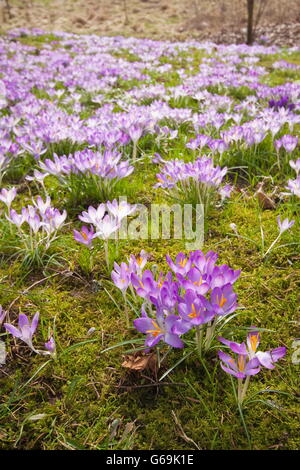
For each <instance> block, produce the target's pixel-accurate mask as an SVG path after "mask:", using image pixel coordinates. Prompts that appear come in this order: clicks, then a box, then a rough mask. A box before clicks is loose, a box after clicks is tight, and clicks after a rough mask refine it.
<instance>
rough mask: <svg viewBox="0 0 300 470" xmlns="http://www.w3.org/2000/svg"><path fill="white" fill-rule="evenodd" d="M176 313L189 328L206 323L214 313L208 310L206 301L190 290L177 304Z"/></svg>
mask: <svg viewBox="0 0 300 470" xmlns="http://www.w3.org/2000/svg"><path fill="white" fill-rule="evenodd" d="M178 313H179V315H180V317H181V318H182V320H183V321H184V323H187V324H190V328H191V327H192V326H194V325H203V324H204V323H208V322H210V321H211V320H212V319H213V318H214V316H215V312H214V311H213V310H212V309H211V308H210V305H209V302H208V300H207V299H206V298H205V297H203V296H202V295H197V294H196V293H195V292H193V291H191V290H188V291H187V292H186V293H185V296H184V298H183V299H182V300H181V301H180V302H179V304H178ZM177 331H178V330H177Z"/></svg>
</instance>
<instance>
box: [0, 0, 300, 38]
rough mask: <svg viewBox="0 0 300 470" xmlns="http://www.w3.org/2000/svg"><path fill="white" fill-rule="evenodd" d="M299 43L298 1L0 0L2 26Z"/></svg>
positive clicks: (150, 36)
mask: <svg viewBox="0 0 300 470" xmlns="http://www.w3.org/2000/svg"><path fill="white" fill-rule="evenodd" d="M250 10H253V18H252V25H253V30H254V36H253V38H252V39H253V40H254V41H257V42H260V43H262V42H266V43H272V44H277V45H287V46H293V45H299V37H300V0H0V27H1V29H2V30H7V29H12V28H19V27H21V28H25V27H26V28H32V27H35V28H40V29H44V30H48V31H54V30H60V31H69V32H74V33H95V34H100V35H109V36H110V35H125V36H135V37H149V38H152V39H170V40H184V39H190V38H195V39H198V40H213V41H215V42H223V43H241V42H246V40H247V27H248V21H249V14H250V15H251V16H252V14H251V11H250Z"/></svg>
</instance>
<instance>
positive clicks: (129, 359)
mask: <svg viewBox="0 0 300 470" xmlns="http://www.w3.org/2000/svg"><path fill="white" fill-rule="evenodd" d="M124 359H125V360H124V361H123V363H122V367H126V368H127V369H131V370H137V371H142V370H145V369H150V370H151V371H154V370H155V369H156V366H157V356H156V354H155V353H150V354H145V353H136V354H132V355H129V356H125V357H124Z"/></svg>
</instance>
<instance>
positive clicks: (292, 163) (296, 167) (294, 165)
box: [290, 158, 300, 176]
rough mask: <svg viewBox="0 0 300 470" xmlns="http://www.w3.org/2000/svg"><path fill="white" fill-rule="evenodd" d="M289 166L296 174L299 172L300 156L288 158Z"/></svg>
mask: <svg viewBox="0 0 300 470" xmlns="http://www.w3.org/2000/svg"><path fill="white" fill-rule="evenodd" d="M290 166H291V168H293V170H295V172H296V174H297V176H298V175H299V173H300V158H298V159H297V160H296V161H294V160H290Z"/></svg>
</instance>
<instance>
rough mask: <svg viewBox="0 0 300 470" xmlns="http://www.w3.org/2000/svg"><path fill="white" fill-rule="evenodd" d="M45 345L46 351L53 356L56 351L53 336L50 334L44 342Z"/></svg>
mask: <svg viewBox="0 0 300 470" xmlns="http://www.w3.org/2000/svg"><path fill="white" fill-rule="evenodd" d="M44 346H45V349H46V350H47V351H48V353H49V354H50V355H51V356H55V353H56V344H55V341H54V338H53V336H51V337H50V338H49V340H48V341H47V342H46V343H45V344H44Z"/></svg>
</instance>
